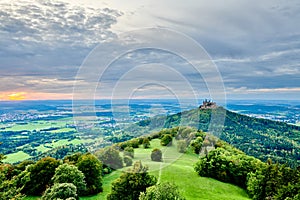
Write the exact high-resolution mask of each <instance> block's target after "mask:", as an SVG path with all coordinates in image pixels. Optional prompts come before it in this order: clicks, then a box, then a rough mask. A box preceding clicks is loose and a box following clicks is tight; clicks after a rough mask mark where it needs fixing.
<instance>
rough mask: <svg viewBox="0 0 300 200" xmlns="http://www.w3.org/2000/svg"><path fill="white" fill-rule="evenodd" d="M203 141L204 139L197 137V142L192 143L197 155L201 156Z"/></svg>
mask: <svg viewBox="0 0 300 200" xmlns="http://www.w3.org/2000/svg"><path fill="white" fill-rule="evenodd" d="M202 144H203V139H202V137H197V138H196V139H195V140H193V141H192V142H191V147H192V148H193V150H194V153H195V154H199V153H200V151H201V148H202Z"/></svg>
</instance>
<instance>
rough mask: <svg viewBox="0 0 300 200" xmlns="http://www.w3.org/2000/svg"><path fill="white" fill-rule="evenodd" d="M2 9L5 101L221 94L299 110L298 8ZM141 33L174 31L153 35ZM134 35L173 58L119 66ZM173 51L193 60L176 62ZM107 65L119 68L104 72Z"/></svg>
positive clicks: (68, 2) (132, 56) (234, 2)
mask: <svg viewBox="0 0 300 200" xmlns="http://www.w3.org/2000/svg"><path fill="white" fill-rule="evenodd" d="M0 6H1V9H0V44H1V45H0V82H1V84H0V100H28V99H34V100H39V99H72V98H74V96H75V97H76V98H78V99H80V98H83V99H84V98H90V97H94V98H100V99H101V98H176V97H180V98H195V97H196V98H213V97H214V96H218V95H217V93H218V94H219V93H222V94H221V96H222V98H227V99H282V100H285V99H289V100H292V99H295V100H300V56H299V55H300V20H299V19H300V2H299V1H298V0H290V1H283V0H264V1H258V0H251V1H250V0H244V1H239V0H228V1H226V3H225V2H224V1H217V0H210V1H205V0H186V1H179V0H175V1H174V0H162V1H151V0H128V1H119V0H110V1H104V0H103V1H102V0H85V1H84V2H82V1H79V0H78V1H77V0H60V1H56V0H51V1H48V0H0ZM145 28H156V29H163V30H171V31H170V32H168V31H166V32H164V31H162V33H159V32H158V33H157V34H152V35H149V34H148V32H147V31H143V30H144V29H145ZM140 30H142V31H140ZM131 32H133V33H131ZM136 33H145V34H142V36H141V38H139V39H140V40H143V39H146V40H147V42H148V43H147V44H148V45H149V44H150V43H149V41H151V42H153V43H155V42H156V43H155V45H156V46H160V47H161V45H160V43H164V45H167V46H168V47H169V48H173V49H169V50H171V51H163V50H162V49H155V48H150V49H147V48H144V49H139V50H135V51H133V50H132V51H130V52H127V53H125V54H124V55H122V56H121V57H118V55H117V54H116V56H115V54H114V53H115V52H121V51H120V50H125V49H128V44H127V43H126V42H125V39H124V38H125V37H124V35H127V36H128V35H130V34H131V36H135V35H137V34H136ZM173 33H174V34H175V35H173V36H174V37H173V36H172V34H173ZM176 34H178V35H180V37H181V38H178V37H177V36H178V35H176ZM146 36H147V37H146ZM158 41H160V43H159V42H158ZM191 41H193V42H194V43H197V44H198V45H199V47H201V48H197V47H196V46H193V45H189V44H190V43H189V42H191ZM139 42H141V41H139ZM125 43H126V44H125ZM191 44H192V43H191ZM124 45H125V46H124ZM126 45H127V46H126ZM176 45H177V46H176ZM129 46H130V45H129ZM150 46H151V45H150ZM152 46H154V44H153V45H152ZM130 47H133V46H130ZM154 47H155V46H154ZM177 47H178V48H181V49H185V50H190V51H189V53H187V54H186V56H187V57H189V55H192V56H190V58H193V60H192V61H191V60H184V59H182V57H180V56H181V55H179V54H174V52H176V48H177ZM192 47H193V48H194V49H192ZM199 49H202V50H201V52H200V50H199ZM194 50H195V51H194ZM198 50H199V51H198ZM195 52H198V54H196V53H195ZM197 55H199V57H198V59H197ZM114 56H115V57H114ZM108 58H110V59H112V61H113V62H112V63H111V65H109V67H108V68H105V67H107V66H106V65H104V62H105V61H107V59H108ZM207 59H209V61H207ZM203 60H205V62H206V64H208V65H207V66H209V67H207V66H206V65H205V66H206V67H203V66H204V65H201V64H199V66H200V65H201V66H202V68H201V67H200V68H198V69H199V70H200V73H199V70H198V71H197V70H194V68H193V67H192V66H191V63H201V62H202V61H203ZM196 65H197V64H196ZM91 66H92V67H91ZM97 67H99V68H101V69H98V68H97ZM96 68H97V69H96ZM196 68H197V67H196ZM104 69H105V70H104ZM220 80H221V82H220ZM217 82H218V84H214V83H217ZM74 87H75V89H74ZM217 87H218V88H217ZM74 93H76V94H75V95H74Z"/></svg>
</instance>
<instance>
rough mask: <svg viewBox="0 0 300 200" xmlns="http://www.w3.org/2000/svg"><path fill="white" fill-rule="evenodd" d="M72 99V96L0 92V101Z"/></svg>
mask: <svg viewBox="0 0 300 200" xmlns="http://www.w3.org/2000/svg"><path fill="white" fill-rule="evenodd" d="M60 99H72V94H60V93H43V92H2V93H1V92H0V101H23V100H60Z"/></svg>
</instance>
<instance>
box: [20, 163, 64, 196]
mask: <svg viewBox="0 0 300 200" xmlns="http://www.w3.org/2000/svg"><path fill="white" fill-rule="evenodd" d="M59 165H60V161H59V160H56V159H54V158H51V157H46V158H43V159H41V160H39V161H37V162H36V163H35V164H33V165H30V166H29V167H28V168H27V170H26V171H25V173H23V177H20V179H23V180H24V179H25V177H27V178H26V182H23V183H24V184H25V185H24V188H23V189H22V192H24V193H25V194H27V195H40V194H42V193H43V192H44V191H45V190H46V187H47V185H50V181H51V178H52V177H53V175H54V173H55V169H56V168H57V167H58V166H59Z"/></svg>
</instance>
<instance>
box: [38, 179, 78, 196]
mask: <svg viewBox="0 0 300 200" xmlns="http://www.w3.org/2000/svg"><path fill="white" fill-rule="evenodd" d="M76 192H77V189H76V186H75V185H73V184H72V183H56V184H54V185H53V186H52V187H50V188H48V189H47V190H46V191H45V193H44V195H43V196H42V198H41V199H42V200H53V199H70V200H71V199H75V200H78V199H79V198H78V195H77V193H76Z"/></svg>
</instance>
